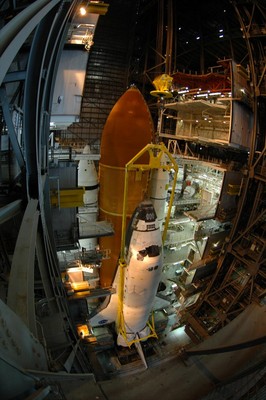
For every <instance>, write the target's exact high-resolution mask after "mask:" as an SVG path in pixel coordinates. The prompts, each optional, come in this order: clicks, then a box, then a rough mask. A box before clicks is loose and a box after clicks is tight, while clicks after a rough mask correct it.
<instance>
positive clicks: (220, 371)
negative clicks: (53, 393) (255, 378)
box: [62, 304, 266, 400]
mask: <svg viewBox="0 0 266 400" xmlns="http://www.w3.org/2000/svg"><path fill="white" fill-rule="evenodd" d="M265 314H266V306H260V305H258V304H252V305H251V306H249V307H248V308H247V309H246V310H245V312H243V313H242V314H241V315H240V316H239V317H237V318H236V319H235V320H234V321H232V322H231V324H229V325H227V326H226V327H225V328H224V329H222V330H220V331H219V332H217V334H215V335H214V336H212V337H210V338H209V339H207V340H206V341H205V342H204V343H201V344H200V345H197V346H193V350H204V349H210V348H219V347H222V346H229V345H233V344H238V343H241V342H246V341H247V340H252V339H254V338H260V337H263V336H264V335H265V332H266V318H265ZM185 341H186V336H185V335H184V332H182V330H180V331H179V332H178V330H176V331H173V332H171V333H169V335H168V340H167V342H166V343H167V344H166V345H165V348H163V349H162V355H161V357H160V359H158V360H157V362H153V363H152V365H149V368H148V369H146V370H145V369H144V367H142V366H141V365H140V364H138V365H137V367H136V369H131V370H130V371H124V372H123V371H122V372H121V373H120V374H117V375H116V376H114V377H112V378H110V379H109V380H104V381H98V382H95V381H92V380H88V379H86V377H84V379H82V380H75V381H74V380H72V379H71V377H68V379H67V380H64V382H63V383H62V388H63V391H64V393H65V396H66V399H67V400H91V399H98V400H125V399H127V400H136V399H145V400H156V399H163V400H177V399H180V400H200V399H201V398H202V397H203V396H204V395H206V394H207V393H208V392H210V391H211V390H212V389H214V388H215V387H216V386H217V385H218V384H219V383H221V382H222V381H224V380H226V379H229V378H232V377H233V375H235V374H237V373H240V372H241V371H243V370H245V369H247V368H249V367H251V366H253V365H254V364H255V363H257V362H259V361H261V360H265V357H266V346H265V345H259V346H255V347H249V348H243V349H241V350H239V351H231V352H223V353H218V354H215V355H212V356H209V355H193V356H189V357H184V353H183V352H182V351H181V349H180V347H179V346H178V345H177V343H179V344H180V345H181V344H182V342H183V343H185ZM148 364H149V360H148ZM231 395H232V397H220V396H216V397H213V399H215V400H220V399H222V398H223V399H224V398H228V399H229V398H231V399H234V400H236V399H240V397H238V396H237V393H235V394H234V393H233V392H232V393H231Z"/></svg>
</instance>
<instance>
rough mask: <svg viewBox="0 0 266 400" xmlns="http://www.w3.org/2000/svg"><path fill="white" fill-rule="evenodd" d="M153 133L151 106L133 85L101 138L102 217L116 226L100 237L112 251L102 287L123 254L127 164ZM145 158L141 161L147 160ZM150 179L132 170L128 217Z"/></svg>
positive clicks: (103, 245)
mask: <svg viewBox="0 0 266 400" xmlns="http://www.w3.org/2000/svg"><path fill="white" fill-rule="evenodd" d="M153 134H154V125H153V121H152V118H151V114H150V111H149V109H148V106H147V104H146V102H145V100H144V98H143V96H142V94H141V93H140V91H139V90H138V89H137V88H135V87H131V88H130V89H128V90H127V91H126V92H125V93H124V94H123V95H122V96H121V97H120V99H119V100H118V101H117V103H116V104H115V105H114V107H113V109H112V110H111V112H110V114H109V116H108V118H107V120H106V123H105V126H104V129H103V133H102V139H101V159H100V164H99V180H100V195H99V209H100V215H99V219H100V220H101V221H103V220H105V221H108V222H110V223H111V224H112V225H113V228H114V235H113V236H106V237H102V238H100V247H101V248H102V249H109V250H110V251H111V253H110V258H109V259H106V260H103V262H102V267H101V269H100V281H101V286H102V287H108V286H110V285H111V284H112V281H113V279H114V276H115V271H116V268H117V262H118V258H119V253H120V246H121V229H122V214H123V200H124V179H125V165H126V164H127V163H128V162H129V161H130V160H131V159H132V158H133V157H134V156H135V155H136V154H137V153H138V152H139V151H140V150H141V149H142V148H143V147H145V146H146V145H147V144H148V143H151V141H152V137H153ZM145 157H146V155H145V156H144V157H142V159H139V162H142V163H146V162H147V160H146V158H145ZM147 157H148V156H147ZM147 182H148V172H147V171H145V172H143V171H137V172H136V171H130V172H129V181H128V187H129V189H128V196H127V199H128V204H127V217H128V220H129V218H130V217H131V215H132V213H133V212H134V210H135V208H136V206H137V205H138V204H139V202H140V201H141V200H143V198H144V197H145V193H146V190H147Z"/></svg>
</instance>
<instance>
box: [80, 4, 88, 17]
mask: <svg viewBox="0 0 266 400" xmlns="http://www.w3.org/2000/svg"><path fill="white" fill-rule="evenodd" d="M79 13H80V15H82V16H84V15H86V14H87V10H86V8H85V7H83V6H82V7H80V9H79Z"/></svg>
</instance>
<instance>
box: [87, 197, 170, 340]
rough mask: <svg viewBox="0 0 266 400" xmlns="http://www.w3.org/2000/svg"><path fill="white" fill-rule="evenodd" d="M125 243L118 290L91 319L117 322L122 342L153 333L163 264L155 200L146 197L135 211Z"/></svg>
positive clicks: (116, 281) (92, 321)
mask: <svg viewBox="0 0 266 400" xmlns="http://www.w3.org/2000/svg"><path fill="white" fill-rule="evenodd" d="M125 245H126V251H125V265H124V266H122V267H121V266H120V268H118V269H117V272H116V276H115V279H114V282H113V288H114V289H115V294H113V295H112V296H110V298H109V299H106V300H105V302H104V303H103V304H102V306H101V310H100V311H99V312H98V314H97V315H95V316H94V317H92V318H91V319H90V320H89V324H90V325H91V326H92V327H95V326H99V325H104V324H107V323H111V322H116V327H117V333H118V337H117V343H118V345H121V346H128V345H129V344H131V343H134V341H137V342H138V341H140V340H144V339H145V338H148V337H149V335H150V333H151V327H150V326H149V322H148V320H149V315H150V313H151V311H152V308H153V304H154V302H155V298H156V292H157V288H158V285H159V282H160V278H161V273H162V265H163V255H162V236H161V232H160V227H159V222H158V219H157V216H156V212H155V210H154V206H153V204H152V202H151V201H149V200H145V201H142V202H141V203H140V204H139V205H138V207H137V208H136V210H135V212H134V213H133V216H132V218H131V220H130V223H129V226H128V229H127V234H126V243H125Z"/></svg>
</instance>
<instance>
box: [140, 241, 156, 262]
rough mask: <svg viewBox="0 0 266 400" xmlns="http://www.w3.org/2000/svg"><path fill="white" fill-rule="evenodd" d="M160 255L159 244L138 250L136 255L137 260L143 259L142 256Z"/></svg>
mask: <svg viewBox="0 0 266 400" xmlns="http://www.w3.org/2000/svg"><path fill="white" fill-rule="evenodd" d="M159 255H160V246H157V245H152V246H149V247H146V248H145V249H143V250H140V251H139V252H138V255H137V259H138V260H139V261H143V259H144V257H146V256H148V257H157V256H159Z"/></svg>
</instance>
